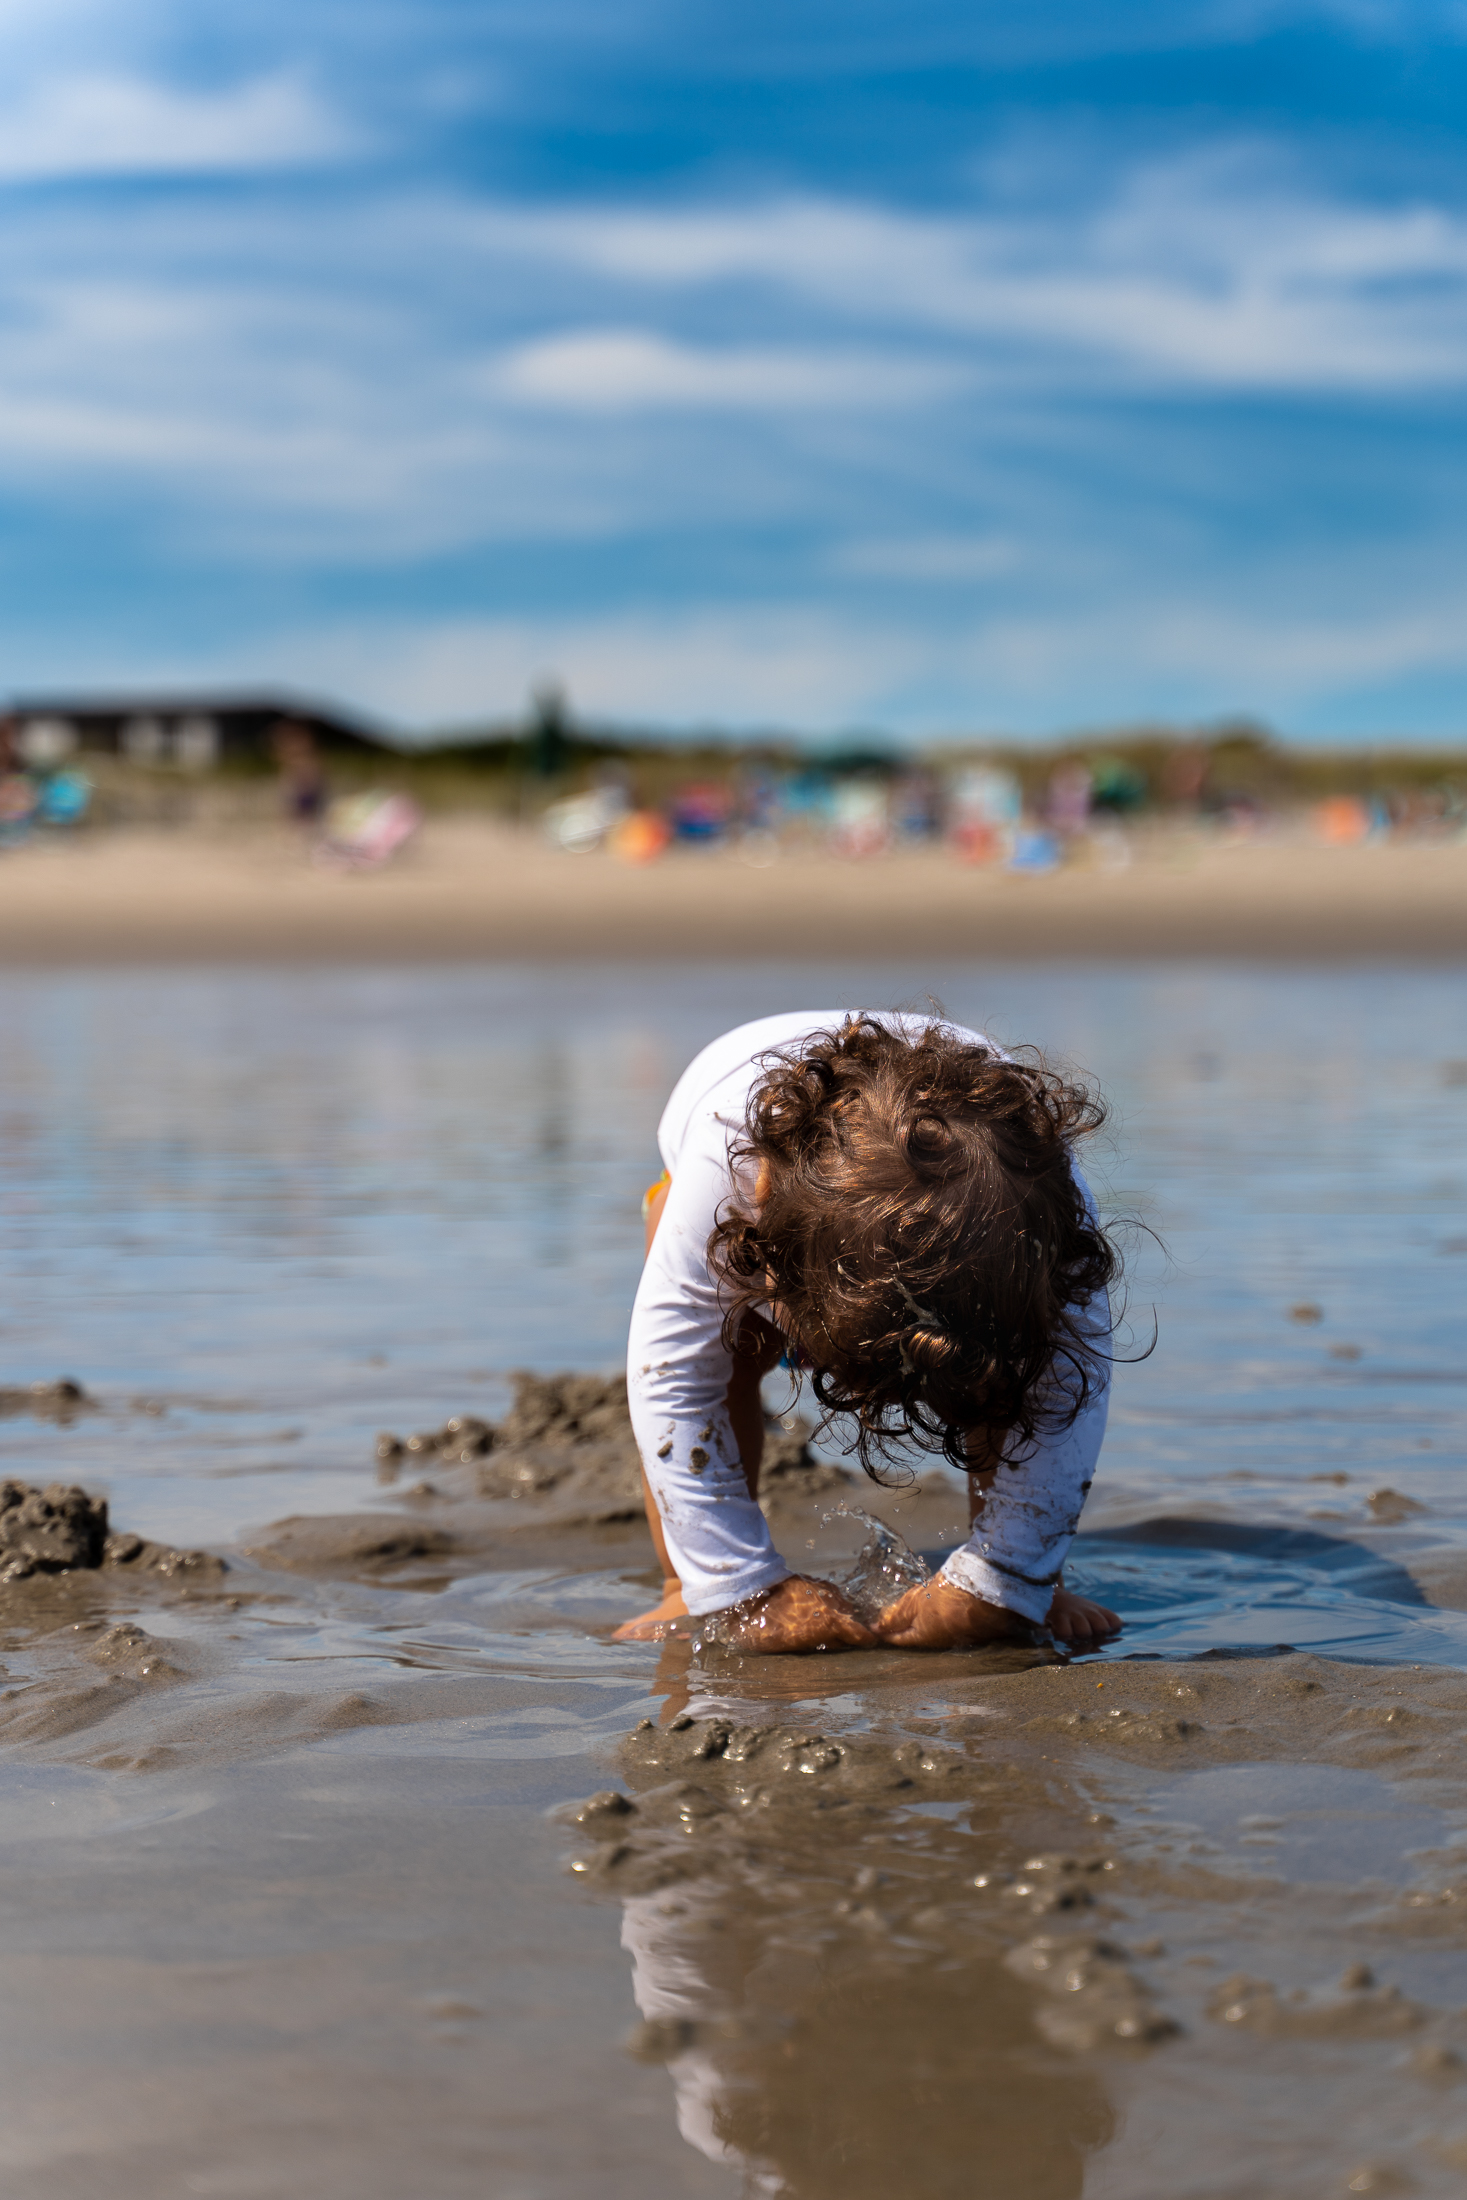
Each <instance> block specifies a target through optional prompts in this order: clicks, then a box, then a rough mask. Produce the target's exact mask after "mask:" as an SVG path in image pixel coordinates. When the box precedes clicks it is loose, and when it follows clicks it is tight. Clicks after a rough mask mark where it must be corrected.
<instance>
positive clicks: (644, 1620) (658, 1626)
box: [611, 1582, 688, 1642]
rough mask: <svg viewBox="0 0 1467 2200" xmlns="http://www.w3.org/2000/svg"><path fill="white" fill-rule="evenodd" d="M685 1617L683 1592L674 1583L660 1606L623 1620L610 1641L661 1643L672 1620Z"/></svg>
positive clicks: (686, 1613) (686, 1611)
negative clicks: (633, 1617)
mask: <svg viewBox="0 0 1467 2200" xmlns="http://www.w3.org/2000/svg"><path fill="white" fill-rule="evenodd" d="M687 1616H688V1607H687V1605H686V1604H685V1603H684V1601H683V1592H682V1590H681V1589H680V1588H679V1587H678V1585H677V1583H676V1582H674V1583H673V1586H672V1588H671V1589H670V1590H669V1591H668V1592H667V1593H666V1594H665V1595H664V1597H663V1599H662V1602H661V1603H660V1604H654V1605H653V1607H652V1609H651V1611H650V1612H639V1613H638V1614H637V1616H636V1618H635V1619H628V1620H623V1622H622V1624H621V1626H620V1627H618V1628H617V1630H616V1632H615V1634H614V1635H613V1636H612V1638H611V1639H612V1641H613V1642H661V1640H662V1638H663V1636H664V1634H665V1633H666V1632H667V1629H668V1627H669V1626H670V1625H671V1623H672V1622H673V1620H675V1619H686V1618H687Z"/></svg>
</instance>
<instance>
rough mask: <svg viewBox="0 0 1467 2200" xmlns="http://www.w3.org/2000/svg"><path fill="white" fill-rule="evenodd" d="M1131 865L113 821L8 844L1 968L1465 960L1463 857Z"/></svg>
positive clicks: (1257, 856)
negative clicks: (756, 860)
mask: <svg viewBox="0 0 1467 2200" xmlns="http://www.w3.org/2000/svg"><path fill="white" fill-rule="evenodd" d="M1133 848H1134V854H1133V858H1132V860H1131V861H1130V862H1129V863H1128V865H1127V866H1126V867H1125V868H1124V869H1118V870H1116V869H1107V868H1104V867H1102V866H1100V865H1078V864H1077V865H1074V866H1071V867H1066V868H1064V869H1061V870H1057V871H1055V872H1052V873H1049V874H1047V875H1045V876H1040V877H1023V876H1015V875H1013V874H1011V873H1006V872H1003V871H999V870H995V869H990V868H974V867H971V866H966V865H964V864H962V863H961V862H959V861H957V860H955V859H954V857H953V856H951V855H950V854H949V853H948V852H947V851H946V850H944V849H940V848H924V849H921V850H916V851H905V850H903V851H900V852H896V853H892V854H888V855H884V856H881V857H877V858H871V859H866V860H857V861H852V860H850V859H848V858H842V857H839V856H835V855H832V854H830V853H828V852H826V851H824V850H810V851H786V852H784V853H783V854H781V856H780V857H779V858H778V859H777V860H776V861H774V862H773V863H771V864H768V865H767V866H765V867H760V868H756V867H754V866H752V865H751V864H749V863H747V862H745V861H743V860H741V858H740V857H739V855H738V854H737V852H736V851H734V850H731V849H717V850H710V851H703V850H687V851H683V850H678V851H674V852H672V853H671V854H669V855H667V856H666V857H664V858H663V859H662V860H661V861H659V862H658V863H656V864H653V865H650V866H648V867H646V868H644V869H642V868H635V867H632V866H629V865H627V864H624V863H620V862H618V861H617V860H616V859H615V858H614V857H612V856H610V855H606V854H604V853H596V854H591V855H568V854H566V853H564V852H563V851H561V850H558V849H555V848H553V847H550V846H548V845H547V844H545V843H544V842H543V841H542V840H541V839H540V838H539V837H538V836H537V835H536V834H534V833H533V832H530V831H524V830H517V829H515V828H513V827H508V826H505V825H502V824H499V823H496V822H492V821H488V820H481V819H474V818H467V817H455V818H441V819H432V820H430V821H429V823H428V824H427V825H426V826H425V828H424V829H423V831H422V833H421V834H420V835H419V837H418V838H417V839H416V840H415V841H414V842H413V844H412V845H411V846H410V847H409V848H408V849H407V850H406V851H405V852H404V854H403V855H402V856H401V857H400V858H399V859H397V861H396V862H394V864H393V865H391V866H390V867H388V868H387V869H385V870H383V871H380V872H376V873H372V874H369V875H350V876H348V875H342V874H340V873H335V872H331V871H326V870H322V869H319V868H317V867H315V866H313V865H312V863H311V862H310V860H309V857H308V855H307V853H306V851H305V849H304V847H303V846H302V845H301V844H300V843H299V842H298V841H296V840H294V839H293V838H292V837H291V836H290V835H289V834H287V833H286V832H285V831H284V830H282V829H279V828H276V829H267V830H254V831H242V830H233V831H228V832H224V831H215V832H209V831H207V830H204V829H198V828H195V829H192V830H187V831H181V830H175V831H172V832H169V831H162V830H157V829H149V830H144V829H113V830H108V831H106V832H105V833H96V834H89V835H86V836H83V837H81V838H79V839H77V840H76V841H74V842H68V843H52V844H45V845H34V846H28V847H24V848H21V849H16V850H10V851H6V852H3V853H0V969H45V968H65V967H78V966H85V965H104V966H105V965H126V964H159V963H163V964H183V965H187V964H194V965H198V964H214V963H221V964H227V963H275V964H280V963H297V962H299V963H337V964H366V963H377V964H381V963H409V964H410V963H429V962H521V963H523V962H530V963H534V962H563V961H572V960H576V961H587V962H617V961H652V962H655V961H667V962H689V961H704V960H743V961H748V960H760V959H771V958H780V957H788V956H790V955H791V954H798V955H800V956H801V957H805V958H810V959H833V958H837V957H845V956H862V957H867V958H871V957H883V958H886V957H898V956H913V955H921V956H942V957H945V958H977V957H983V958H991V959H993V960H1002V961H1023V960H1032V961H1054V960H1061V961H1095V960H1135V961H1205V960H1228V961H1253V962H1267V963H1277V962H1285V961H1301V962H1335V963H1342V962H1359V961H1403V960H1410V961H1418V962H1419V961H1431V962H1437V963H1457V962H1462V961H1467V847H1464V846H1462V845H1461V844H1459V843H1446V842H1436V843H1433V842H1415V843H1412V842H1404V843H1392V844H1386V845H1383V846H1367V847H1363V848H1327V847H1322V846H1319V845H1317V844H1315V843H1312V842H1310V841H1307V840H1304V839H1302V838H1291V837H1288V836H1286V835H1285V834H1283V833H1279V834H1276V835H1270V836H1266V837H1260V838H1259V839H1256V840H1252V841H1243V842H1228V841H1226V840H1223V839H1219V838H1212V837H1208V836H1205V835H1203V834H1202V833H1199V832H1196V831H1192V830H1188V829H1185V828H1170V829H1169V828H1157V829H1148V830H1143V831H1141V832H1138V834H1137V835H1136V838H1135V841H1134V843H1133Z"/></svg>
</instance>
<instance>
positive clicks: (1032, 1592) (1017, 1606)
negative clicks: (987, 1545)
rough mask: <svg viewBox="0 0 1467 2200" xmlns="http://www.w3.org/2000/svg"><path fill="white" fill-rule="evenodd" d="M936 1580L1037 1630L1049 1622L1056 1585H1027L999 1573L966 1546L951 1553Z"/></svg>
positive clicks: (1021, 1577) (1019, 1577)
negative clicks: (995, 1607) (948, 1583)
mask: <svg viewBox="0 0 1467 2200" xmlns="http://www.w3.org/2000/svg"><path fill="white" fill-rule="evenodd" d="M939 1579H940V1580H943V1581H951V1582H953V1583H955V1584H956V1586H957V1587H958V1588H959V1589H966V1590H967V1592H968V1594H969V1596H973V1597H982V1599H983V1601H984V1603H985V1604H997V1605H1001V1606H1002V1608H1003V1609H1004V1611H1006V1612H1017V1613H1018V1614H1019V1617H1020V1618H1021V1619H1027V1620H1032V1621H1033V1622H1034V1624H1035V1625H1036V1626H1037V1627H1042V1626H1043V1625H1044V1623H1045V1621H1046V1620H1047V1619H1048V1618H1049V1607H1050V1605H1051V1603H1052V1602H1053V1601H1054V1592H1055V1588H1056V1586H1057V1581H1030V1580H1028V1579H1027V1578H1026V1577H1025V1576H1024V1575H1022V1574H1008V1573H1003V1572H1001V1571H1000V1569H999V1568H998V1567H997V1566H991V1565H990V1564H989V1563H988V1561H987V1559H983V1558H980V1557H979V1556H978V1555H977V1553H976V1552H975V1551H970V1550H969V1549H968V1548H967V1546H966V1545H965V1546H964V1547H963V1548H962V1549H961V1550H957V1551H954V1552H953V1554H952V1556H951V1557H950V1558H949V1559H948V1560H947V1562H946V1563H945V1565H944V1566H943V1567H942V1569H941V1571H940V1574H939Z"/></svg>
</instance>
